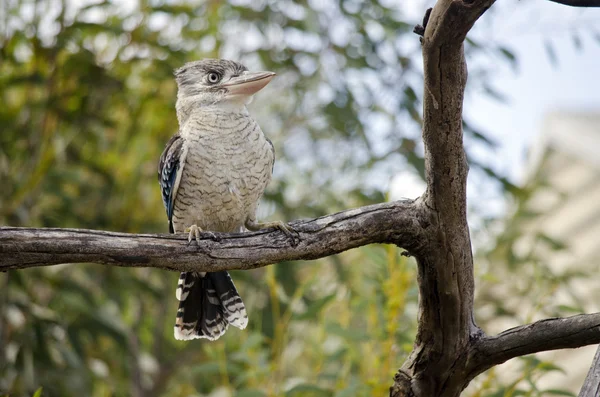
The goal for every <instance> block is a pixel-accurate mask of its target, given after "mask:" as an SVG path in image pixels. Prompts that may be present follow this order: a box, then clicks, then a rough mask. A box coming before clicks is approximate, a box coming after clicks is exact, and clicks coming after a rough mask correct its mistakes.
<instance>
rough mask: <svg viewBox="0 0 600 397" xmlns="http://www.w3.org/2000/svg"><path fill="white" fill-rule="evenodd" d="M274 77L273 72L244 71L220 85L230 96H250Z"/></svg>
mask: <svg viewBox="0 0 600 397" xmlns="http://www.w3.org/2000/svg"><path fill="white" fill-rule="evenodd" d="M273 77H275V73H273V72H244V73H243V74H242V75H241V76H237V77H233V78H231V79H230V80H229V81H228V82H226V83H225V84H223V85H222V87H225V88H227V90H228V91H229V95H231V96H237V95H241V96H250V95H254V94H255V93H257V92H258V91H260V90H261V89H263V88H264V87H265V86H266V85H267V84H269V82H270V81H271V80H272V79H273Z"/></svg>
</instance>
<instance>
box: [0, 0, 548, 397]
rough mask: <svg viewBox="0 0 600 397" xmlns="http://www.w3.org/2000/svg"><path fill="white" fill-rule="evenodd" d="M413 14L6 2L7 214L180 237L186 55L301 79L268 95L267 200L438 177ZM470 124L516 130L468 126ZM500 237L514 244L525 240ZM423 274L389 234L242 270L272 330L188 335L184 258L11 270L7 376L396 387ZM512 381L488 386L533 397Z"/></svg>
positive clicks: (155, 391)
mask: <svg viewBox="0 0 600 397" xmlns="http://www.w3.org/2000/svg"><path fill="white" fill-rule="evenodd" d="M331 21H335V23H332V22H331ZM413 24H414V21H410V22H409V21H407V20H406V19H405V16H404V14H403V12H402V9H401V7H400V6H396V5H394V4H393V3H392V2H375V1H372V2H362V1H342V2H338V1H333V0H331V1H325V2H316V1H308V2H304V1H295V2H294V1H291V0H290V1H267V0H264V1H250V0H231V1H229V2H221V1H216V0H209V1H198V2H193V1H190V2H176V1H165V2H163V1H154V0H153V1H148V0H141V1H139V2H125V1H116V2H113V1H100V2H97V1H96V2H92V1H90V2H87V1H83V2H80V1H77V2H75V1H66V0H62V1H61V0H39V1H34V0H8V1H5V2H2V4H1V5H0V32H1V33H0V98H1V100H2V104H3V106H0V126H1V127H0V128H1V132H0V178H2V186H3V189H0V224H6V225H15V226H44V227H80V228H93V229H104V230H117V231H123V232H166V231H167V223H166V217H165V214H164V210H163V208H162V202H161V199H160V194H159V189H158V185H157V183H156V163H157V159H158V157H159V155H160V153H161V151H162V148H163V146H164V144H165V143H166V141H167V140H168V138H169V136H170V135H172V134H173V133H174V132H175V131H176V128H177V126H176V124H175V123H176V122H175V120H176V117H175V111H174V101H175V84H174V82H173V79H172V70H173V69H174V68H176V67H179V66H181V64H183V63H184V62H186V61H190V60H195V59H199V58H205V57H224V58H230V59H237V60H240V61H241V62H243V63H244V64H246V65H247V66H248V67H249V68H250V69H252V70H259V69H263V68H264V69H269V70H274V71H276V72H277V73H278V75H279V77H278V78H277V79H276V80H275V81H274V82H273V83H271V84H270V85H269V87H267V88H266V89H265V90H264V92H261V93H260V94H259V95H257V97H256V98H255V102H254V103H253V104H252V105H251V112H252V113H253V115H255V117H256V118H257V119H258V120H259V123H260V124H261V126H262V128H263V130H264V131H265V132H266V133H267V135H269V136H270V137H271V138H272V139H273V141H274V143H275V146H276V151H277V164H276V166H275V175H274V180H273V182H272V183H271V186H270V187H269V189H268V191H267V193H266V195H265V200H264V202H263V205H262V208H261V213H259V217H261V218H265V217H273V218H283V219H294V218H300V217H306V216H316V215H321V214H324V213H328V212H332V211H336V210H339V209H342V208H347V207H352V206H360V205H365V204H370V203H375V202H381V201H383V200H385V195H386V190H387V183H388V179H389V177H390V176H392V175H394V174H395V173H397V172H399V171H405V170H406V169H407V168H408V169H410V170H412V171H413V172H415V173H417V174H418V175H421V176H423V174H424V165H423V158H422V147H421V143H420V124H421V118H420V117H421V116H420V109H421V97H422V92H421V82H422V75H421V71H420V66H419V63H418V61H416V60H418V58H419V52H420V47H419V42H418V40H417V38H416V36H414V35H413V34H412V33H411V31H412V26H413ZM467 53H468V54H469V56H472V55H473V54H475V55H476V54H483V56H493V57H496V58H498V57H499V58H500V59H503V60H504V61H505V62H508V63H511V64H514V63H516V59H515V56H514V55H513V54H512V53H511V52H510V50H509V49H507V48H505V47H501V46H497V47H493V46H483V45H482V44H481V43H478V42H476V41H474V40H470V41H469V42H468V43H467ZM473 75H474V76H475V77H474V78H473V83H472V87H477V86H478V85H479V88H481V90H482V92H485V93H487V94H488V95H492V96H494V97H497V98H498V99H501V95H500V94H498V93H497V92H495V91H494V90H493V89H492V88H490V87H491V85H489V84H488V83H487V79H486V78H485V77H486V74H485V73H484V71H479V72H476V73H473ZM274 98H276V100H274ZM465 133H466V137H467V140H468V142H476V143H478V144H479V145H484V146H487V147H493V146H495V142H493V141H492V140H490V139H489V138H488V137H486V135H485V134H484V133H483V132H481V131H477V130H476V129H475V128H474V127H473V126H471V125H470V124H469V123H468V122H465ZM472 166H473V167H474V169H476V170H477V169H479V170H482V171H483V172H484V173H485V174H486V175H487V176H489V177H490V178H492V179H494V180H496V181H499V182H500V186H501V187H502V189H504V190H505V191H507V192H509V193H511V194H517V195H518V194H521V193H522V192H521V190H520V189H518V188H516V187H515V186H514V185H512V184H511V183H510V182H509V181H508V180H507V179H506V178H504V177H503V176H502V175H499V174H498V173H497V172H495V171H494V170H493V169H491V168H490V167H489V166H488V165H486V164H478V163H475V162H472ZM500 243H501V244H504V245H498V247H497V250H498V252H500V250H501V249H502V247H508V246H509V245H510V244H511V243H512V242H511V241H501V242H500ZM509 259H510V258H509ZM510 263H514V262H510ZM415 272H416V271H415V266H414V263H413V262H412V261H409V260H407V259H406V258H404V257H401V256H400V253H399V251H398V250H397V249H396V248H395V247H382V246H368V247H364V248H362V249H360V250H354V251H352V252H348V253H345V254H343V255H338V256H334V257H329V258H324V259H322V260H319V261H318V263H315V264H302V265H300V264H298V263H285V264H281V265H279V266H273V267H268V268H266V269H261V270H255V271H246V272H235V274H234V278H235V279H236V281H237V283H238V287H239V290H240V293H241V295H242V296H243V297H244V299H245V302H246V305H247V307H248V312H249V313H250V326H249V329H247V330H246V331H243V332H241V331H238V330H230V331H229V332H228V333H227V334H226V335H225V337H223V338H222V339H221V340H219V341H217V342H212V343H209V342H206V341H194V342H178V341H175V340H174V339H173V335H172V333H173V327H172V324H173V320H174V315H175V310H176V301H175V297H174V289H175V285H176V280H177V277H178V275H176V274H171V273H165V272H162V271H158V270H154V269H122V268H111V267H104V266H98V265H76V266H75V265H64V266H54V267H52V268H48V269H42V268H39V269H31V270H26V271H18V272H9V273H6V274H3V275H0V393H2V392H6V393H10V395H11V396H31V395H34V394H35V395H36V396H37V395H40V394H41V395H43V396H71V395H81V396H109V395H131V396H192V395H207V396H229V395H235V396H240V397H242V396H245V397H250V396H252V397H258V396H334V397H343V396H371V395H384V394H386V393H387V388H388V387H389V385H390V383H391V380H392V377H393V375H394V373H395V371H396V369H397V367H398V366H399V364H400V363H401V362H402V361H403V359H404V358H405V356H406V354H407V353H408V352H410V350H411V347H412V341H413V339H414V334H415V327H416V321H415V319H416V314H417V288H416V284H415V281H414V280H415V278H416V274H415ZM524 365H527V366H528V367H527V368H529V369H528V370H527V371H529V372H527V374H529V373H531V374H533V375H532V376H537V375H536V374H537V373H538V372H539V371H542V370H544V368H542V369H540V366H539V365H537V364H531V363H529V362H528V361H525V364H524ZM492 375H493V374H492ZM40 386H41V387H42V388H43V389H40ZM500 387H505V386H501V385H498V386H497V387H496V389H493V388H491V389H489V390H490V393H496V394H485V395H490V396H491V395H511V394H506V393H504V394H502V393H501V392H500V391H499V390H504V389H499V388H500ZM492 389H493V390H492ZM482 390H485V389H484V388H482ZM498 393H501V394H498ZM514 395H517V394H514Z"/></svg>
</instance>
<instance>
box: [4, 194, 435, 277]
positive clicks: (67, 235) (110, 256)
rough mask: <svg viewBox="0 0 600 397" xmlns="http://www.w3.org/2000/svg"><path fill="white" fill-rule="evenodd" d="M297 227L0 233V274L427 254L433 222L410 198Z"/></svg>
mask: <svg viewBox="0 0 600 397" xmlns="http://www.w3.org/2000/svg"><path fill="white" fill-rule="evenodd" d="M291 225H292V226H293V227H294V229H295V230H296V231H297V232H298V238H299V239H298V242H297V245H294V244H292V241H291V240H290V239H288V238H286V237H285V235H284V234H283V233H281V232H280V231H274V230H271V229H269V230H262V231H259V232H253V233H234V234H217V236H218V237H220V240H219V241H214V240H212V239H210V238H203V239H202V241H201V243H202V244H200V245H198V244H197V243H196V242H192V243H191V244H188V243H187V235H186V236H184V235H151V234H127V233H113V232H104V231H95V230H83V229H36V228H16V227H0V271H6V270H9V269H25V268H29V267H36V266H47V265H56V264H59V263H80V262H94V263H102V264H108V265H117V266H128V267H156V268H162V269H169V270H178V271H205V272H206V271H211V272H213V271H219V270H232V269H253V268H257V267H262V266H266V265H269V264H272V263H277V262H282V261H289V260H299V259H317V258H321V257H325V256H329V255H333V254H336V253H339V252H342V251H346V250H348V249H351V248H356V247H359V246H362V245H366V244H372V243H392V244H396V245H398V246H401V247H403V248H405V249H407V250H408V251H410V252H419V250H420V249H422V244H423V242H422V240H423V239H422V238H421V235H422V234H423V228H424V227H427V216H426V215H424V208H423V206H422V204H421V203H420V201H412V200H404V201H396V202H392V203H383V204H377V205H371V206H366V207H361V208H357V209H352V210H347V211H343V212H339V213H336V214H332V215H327V216H323V217H320V218H317V219H311V220H299V221H295V222H292V223H291Z"/></svg>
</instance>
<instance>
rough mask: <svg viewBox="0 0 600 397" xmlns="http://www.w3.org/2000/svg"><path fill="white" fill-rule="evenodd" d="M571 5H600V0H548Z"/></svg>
mask: <svg viewBox="0 0 600 397" xmlns="http://www.w3.org/2000/svg"><path fill="white" fill-rule="evenodd" d="M548 1H551V2H553V3H558V4H562V5H566V6H571V7H600V0H548Z"/></svg>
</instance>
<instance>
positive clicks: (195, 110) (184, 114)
mask: <svg viewBox="0 0 600 397" xmlns="http://www.w3.org/2000/svg"><path fill="white" fill-rule="evenodd" d="M175 107H176V109H177V120H178V121H179V126H180V127H183V126H184V125H185V124H186V123H187V122H188V120H189V119H190V117H191V116H192V115H196V114H199V115H201V114H207V115H208V114H216V113H220V114H225V113H227V114H244V115H247V114H248V109H246V104H245V103H239V102H219V103H217V104H212V105H206V104H203V103H200V102H198V101H197V100H194V97H186V98H181V97H180V98H177V103H176V105H175Z"/></svg>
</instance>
